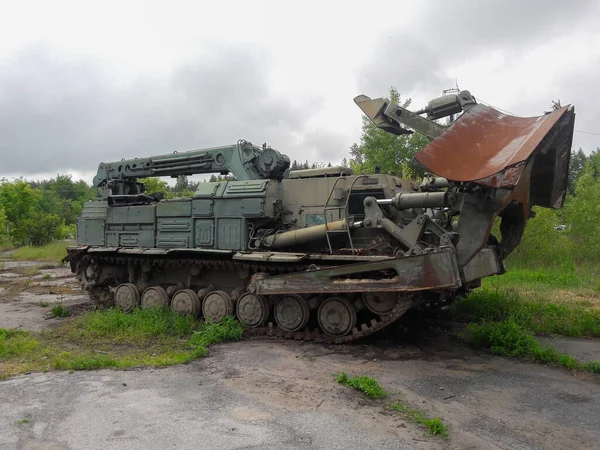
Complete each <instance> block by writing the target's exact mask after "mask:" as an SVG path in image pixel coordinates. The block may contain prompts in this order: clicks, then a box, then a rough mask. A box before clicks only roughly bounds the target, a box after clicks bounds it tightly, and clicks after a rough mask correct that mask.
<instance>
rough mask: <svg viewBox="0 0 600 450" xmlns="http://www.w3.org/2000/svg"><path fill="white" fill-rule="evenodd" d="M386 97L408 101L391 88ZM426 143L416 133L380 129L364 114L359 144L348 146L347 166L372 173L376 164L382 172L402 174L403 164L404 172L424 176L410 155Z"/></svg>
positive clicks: (392, 99) (409, 100)
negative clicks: (393, 132)
mask: <svg viewBox="0 0 600 450" xmlns="http://www.w3.org/2000/svg"><path fill="white" fill-rule="evenodd" d="M388 100H390V101H391V102H393V103H396V104H398V105H401V106H403V107H404V108H407V107H408V106H409V105H410V103H411V99H410V98H408V99H406V100H404V101H402V100H401V98H400V94H399V93H398V91H397V90H396V89H395V88H393V87H391V88H390V92H389V96H388ZM428 143H429V140H428V139H427V138H426V137H425V136H424V135H423V134H421V133H419V132H415V133H413V134H405V135H402V136H396V135H394V134H391V133H387V132H385V131H383V130H380V129H379V128H377V127H376V126H375V125H373V123H372V122H371V121H370V120H369V118H368V117H367V116H363V118H362V133H361V136H360V144H356V143H354V144H352V146H351V147H350V167H351V168H352V169H353V170H354V172H356V173H374V172H375V169H376V167H379V168H380V171H381V172H382V173H388V172H391V173H394V174H401V172H402V168H403V167H404V168H405V171H406V169H408V168H410V169H411V170H410V171H411V172H412V173H411V175H413V176H423V174H424V172H423V170H422V169H421V168H419V167H417V166H416V165H414V164H413V156H414V155H415V153H417V152H418V151H419V150H421V149H422V148H423V147H425V146H426V145H427V144H428ZM402 175H403V176H407V174H402Z"/></svg>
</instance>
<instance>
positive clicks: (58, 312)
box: [40, 303, 71, 317]
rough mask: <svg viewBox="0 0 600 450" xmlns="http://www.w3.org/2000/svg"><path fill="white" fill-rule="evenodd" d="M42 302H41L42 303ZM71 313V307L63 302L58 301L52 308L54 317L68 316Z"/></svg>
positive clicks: (51, 312) (51, 311)
mask: <svg viewBox="0 0 600 450" xmlns="http://www.w3.org/2000/svg"><path fill="white" fill-rule="evenodd" d="M40 304H41V303H40ZM70 314H71V313H70V312H69V308H67V307H66V306H65V305H63V304H62V303H58V304H56V305H54V306H53V307H52V309H51V310H50V315H51V316H52V317H67V316H69V315H70Z"/></svg>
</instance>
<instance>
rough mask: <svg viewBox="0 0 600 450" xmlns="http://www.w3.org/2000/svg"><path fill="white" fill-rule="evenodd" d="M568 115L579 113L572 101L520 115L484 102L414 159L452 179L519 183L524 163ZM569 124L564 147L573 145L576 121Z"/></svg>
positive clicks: (493, 185) (493, 184)
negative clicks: (544, 111) (546, 110)
mask: <svg viewBox="0 0 600 450" xmlns="http://www.w3.org/2000/svg"><path fill="white" fill-rule="evenodd" d="M566 115H572V116H574V111H573V110H572V108H571V107H570V105H567V106H563V107H562V108H560V109H557V110H555V111H553V112H552V113H550V114H546V115H543V116H538V117H515V116H511V115H507V114H504V113H502V112H500V111H498V110H497V109H494V108H492V107H490V106H486V105H481V104H479V105H476V106H474V107H473V108H472V109H470V110H469V111H466V112H465V113H464V114H463V115H462V116H460V117H459V118H458V119H457V120H456V121H455V122H454V123H453V124H452V125H451V126H450V127H449V128H448V129H447V130H446V131H445V132H444V133H443V134H442V135H441V136H440V137H438V138H436V139H434V140H433V141H431V142H430V143H429V145H427V146H426V147H425V148H424V149H423V150H421V151H419V152H418V153H417V154H416V155H415V158H416V159H417V160H418V161H419V162H420V163H421V164H423V165H424V166H425V167H426V168H427V169H429V170H430V171H431V172H433V173H434V174H436V175H439V176H442V177H444V178H447V179H449V180H452V181H475V182H479V184H484V185H487V186H492V187H500V186H502V187H512V186H515V185H516V184H517V183H518V180H519V178H520V174H521V172H522V171H523V167H524V165H525V164H524V163H523V162H524V161H526V160H527V159H529V157H530V156H531V155H532V153H533V152H534V151H535V150H536V149H537V148H538V147H540V145H541V144H543V143H544V138H545V137H546V136H547V135H548V134H549V133H550V132H551V130H552V128H553V127H554V126H555V125H556V124H557V123H558V122H559V121H561V119H565V117H564V116H566ZM563 121H564V120H563ZM568 122H569V125H570V130H569V129H568V128H569V127H568V126H567V127H566V128H567V129H566V130H564V131H561V133H562V134H565V133H569V132H570V138H569V139H566V140H565V139H563V140H562V141H563V145H569V146H570V141H571V139H572V131H573V122H574V121H573V120H570V121H568ZM567 141H568V144H567ZM507 168H508V170H506V171H505V169H507Z"/></svg>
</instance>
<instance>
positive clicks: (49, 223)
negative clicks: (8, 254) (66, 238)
mask: <svg viewBox="0 0 600 450" xmlns="http://www.w3.org/2000/svg"><path fill="white" fill-rule="evenodd" d="M63 226H64V222H63V220H62V219H61V218H60V217H58V216H57V215H55V214H45V213H41V212H34V213H32V214H31V215H29V216H27V217H25V218H23V219H21V220H20V221H19V222H17V223H16V224H13V227H12V229H11V230H10V236H11V238H12V240H13V242H14V244H15V245H32V246H34V247H41V246H44V245H47V244H49V243H51V242H52V241H54V240H56V239H61V238H62V233H61V232H62V230H63Z"/></svg>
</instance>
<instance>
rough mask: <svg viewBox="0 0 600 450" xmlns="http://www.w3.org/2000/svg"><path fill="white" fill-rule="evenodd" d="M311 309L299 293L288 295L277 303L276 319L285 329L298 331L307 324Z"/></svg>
mask: <svg viewBox="0 0 600 450" xmlns="http://www.w3.org/2000/svg"><path fill="white" fill-rule="evenodd" d="M309 316H310V309H309V308H308V304H307V303H306V300H304V299H303V298H302V297H300V296H299V295H286V296H285V297H283V298H281V300H279V301H278V302H277V304H276V305H275V321H276V322H277V325H278V326H279V327H280V328H281V329H283V330H285V331H298V330H301V329H302V328H304V327H305V326H306V324H307V323H308V319H309Z"/></svg>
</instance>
